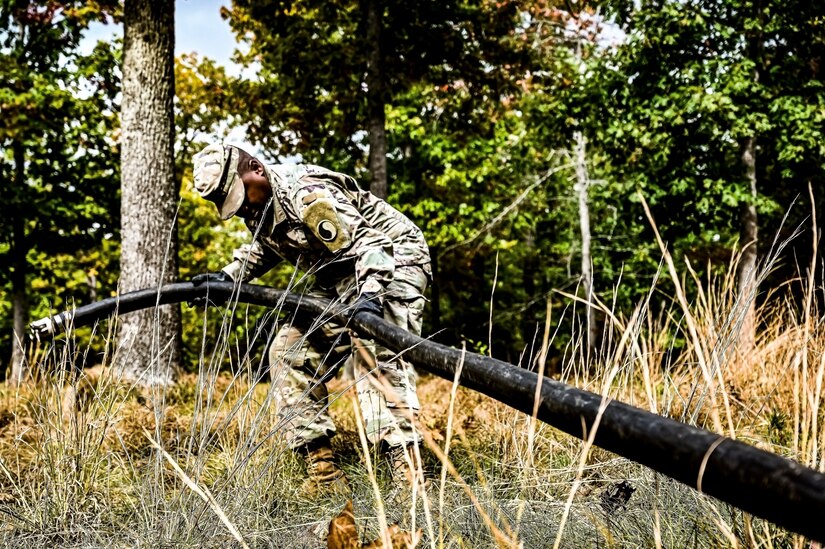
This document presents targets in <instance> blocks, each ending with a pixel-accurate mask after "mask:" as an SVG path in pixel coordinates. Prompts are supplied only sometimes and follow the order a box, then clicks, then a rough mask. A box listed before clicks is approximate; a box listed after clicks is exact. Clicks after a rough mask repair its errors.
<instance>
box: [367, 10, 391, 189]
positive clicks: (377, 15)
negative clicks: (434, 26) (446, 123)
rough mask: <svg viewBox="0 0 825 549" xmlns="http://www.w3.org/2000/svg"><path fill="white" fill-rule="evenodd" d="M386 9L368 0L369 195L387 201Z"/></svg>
mask: <svg viewBox="0 0 825 549" xmlns="http://www.w3.org/2000/svg"><path fill="white" fill-rule="evenodd" d="M383 14H384V8H383V5H382V4H381V0H367V47H368V48H369V56H368V58H367V112H368V118H369V122H368V124H369V138H370V156H369V164H370V176H371V177H370V192H371V193H372V194H374V195H375V196H377V197H379V198H387V129H386V123H387V117H386V113H385V112H384V108H385V102H386V97H385V93H384V74H383V71H384V67H383V58H382V55H383V53H382V51H381V29H382V25H383V22H382V19H383Z"/></svg>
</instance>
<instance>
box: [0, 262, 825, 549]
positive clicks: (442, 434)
mask: <svg viewBox="0 0 825 549" xmlns="http://www.w3.org/2000/svg"><path fill="white" fill-rule="evenodd" d="M671 261H672V260H671ZM668 271H669V272H670V273H671V275H670V276H674V274H675V276H676V281H675V282H676V283H677V284H678V285H680V286H681V287H682V288H684V289H685V295H694V296H696V297H695V298H694V299H693V300H692V302H690V303H688V301H687V299H686V298H685V299H677V300H674V302H673V303H672V304H670V305H669V306H666V307H663V306H661V304H655V303H654V300H653V299H652V296H653V295H654V293H655V291H656V288H655V285H656V282H655V281H654V283H653V287H652V289H651V292H650V295H651V299H650V300H647V301H643V302H642V303H640V304H639V305H638V307H637V308H636V309H635V310H634V311H631V312H630V313H629V314H626V315H623V314H621V313H620V312H618V311H615V310H612V309H611V307H610V306H609V305H605V304H602V309H603V312H604V313H605V315H606V317H607V318H608V319H609V321H610V322H609V325H608V329H607V331H606V335H605V340H604V342H603V344H602V346H601V349H600V354H599V358H598V360H597V361H595V362H594V363H590V364H586V363H585V362H584V361H583V359H582V353H581V352H580V346H578V345H576V344H575V342H576V341H579V340H580V339H579V338H578V335H579V334H578V333H574V334H573V336H574V337H573V341H574V344H571V345H570V347H569V348H568V350H567V353H566V354H565V357H564V359H563V360H562V363H561V364H562V373H561V375H560V378H561V379H562V380H563V381H566V382H568V383H572V384H575V385H577V386H579V387H583V388H587V389H589V390H593V391H595V392H599V393H603V394H607V395H610V396H611V397H612V398H617V399H620V400H623V401H625V402H629V403H631V404H633V405H635V406H638V407H641V408H644V409H648V410H651V411H655V412H656V413H660V414H664V415H668V416H671V417H676V418H680V419H683V420H685V421H689V422H692V423H696V424H699V425H703V426H705V427H707V428H710V429H713V430H717V431H719V432H722V433H725V434H731V433H732V434H733V435H734V436H736V437H738V438H740V439H743V440H745V441H747V442H749V443H752V444H755V445H758V446H760V447H763V448H765V449H768V450H771V451H773V452H776V453H779V454H782V455H786V456H789V457H792V458H794V459H797V460H799V461H801V462H803V463H805V464H807V465H810V466H812V467H815V468H819V469H823V467H825V428H823V423H824V422H823V414H822V389H823V377H825V328H823V326H822V325H821V323H819V321H818V319H819V318H820V314H819V311H818V310H817V308H816V301H817V300H816V299H813V297H814V296H813V292H814V291H815V289H814V288H813V285H812V284H810V283H809V281H808V279H807V278H806V277H807V271H806V273H805V274H804V276H801V277H800V279H801V280H802V282H801V283H800V284H802V286H803V294H804V295H805V296H807V297H806V298H804V299H803V300H802V301H801V304H798V303H797V302H794V301H792V300H790V299H789V298H782V297H781V296H774V297H773V299H772V300H770V301H769V303H770V304H769V305H767V306H765V307H763V308H762V309H760V310H758V311H757V314H758V318H759V325H760V330H759V332H758V337H757V338H756V340H755V342H754V344H753V345H752V346H751V345H749V346H748V347H747V348H744V347H743V345H742V344H741V342H740V341H739V337H738V336H739V330H741V325H742V323H741V315H742V311H743V307H744V306H745V305H748V303H749V301H748V300H747V299H743V298H742V297H741V296H739V295H738V294H737V292H736V289H735V280H734V277H733V276H732V275H727V276H719V277H715V278H714V277H711V278H709V279H705V280H700V279H699V278H698V277H696V276H694V275H693V274H692V271H691V269H690V266H689V265H685V266H684V267H683V268H681V269H679V268H677V266H676V265H673V264H672V263H671V264H670V265H669V266H668ZM728 272H729V273H733V272H735V262H734V263H732V265H731V267H730V269H728ZM568 303H569V302H568ZM574 312H575V307H567V308H565V310H564V312H563V313H562V314H563V315H565V314H574ZM688 319H689V320H688ZM688 325H690V327H688ZM229 333H230V331H229V330H226V331H225V339H223V340H219V341H217V342H215V343H214V347H213V346H212V345H211V344H210V342H206V343H205V346H204V360H203V362H202V364H201V366H200V371H199V373H198V374H197V375H187V376H183V377H182V378H181V379H180V380H179V382H178V384H177V385H175V386H174V387H171V388H169V389H166V390H162V389H158V388H155V389H150V390H147V389H139V388H136V387H133V386H129V385H128V384H124V383H122V382H121V381H120V380H118V379H117V378H116V377H115V376H114V375H113V374H112V372H111V370H110V369H109V368H108V364H109V363H110V355H111V354H112V352H113V351H115V350H113V349H109V352H108V353H107V354H106V355H105V356H103V357H101V366H99V367H96V368H94V369H91V370H87V371H86V372H84V373H83V374H82V375H81V376H80V377H75V376H72V375H69V374H68V373H67V372H70V371H71V369H70V367H69V365H70V364H72V363H73V362H74V359H73V357H72V356H69V353H68V352H67V351H65V349H66V348H71V347H66V346H62V347H61V346H58V347H54V348H49V349H41V350H40V351H39V354H38V355H36V356H34V357H33V360H34V362H33V363H34V364H35V374H36V375H34V376H33V378H32V380H31V381H30V382H29V383H27V384H25V385H23V386H21V387H19V388H12V387H8V386H1V387H0V513H2V515H3V518H4V520H3V523H2V524H3V527H2V533H0V540H2V543H3V544H4V545H6V546H14V547H19V546H24V545H31V546H47V545H53V546H62V547H102V546H106V547H171V546H174V547H233V546H237V547H242V546H249V547H323V546H324V541H323V538H324V534H325V533H326V528H327V524H328V523H329V521H330V519H332V518H333V517H334V516H336V515H337V514H338V513H339V512H340V510H341V509H342V508H343V507H344V504H345V501H346V500H345V498H343V497H329V498H325V497H313V496H310V495H308V494H306V493H303V492H302V491H301V490H302V489H301V486H302V480H303V477H304V470H303V464H302V463H301V462H300V460H298V459H296V457H295V456H294V455H293V454H292V453H291V452H289V451H287V450H286V449H285V446H284V444H283V441H282V440H281V438H280V426H279V423H278V418H277V415H276V414H275V410H274V405H273V391H272V390H273V387H272V386H271V385H270V384H269V383H264V382H262V383H257V384H251V383H250V380H251V379H252V378H253V377H254V376H253V375H252V374H251V372H253V371H257V368H256V367H255V366H256V365H255V364H253V362H254V360H253V359H250V357H242V361H241V367H240V368H239V369H238V370H236V371H234V372H229V371H227V370H226V369H225V368H223V367H222V364H223V363H224V362H225V361H226V358H225V357H226V350H227V348H231V347H232V345H233V342H232V341H230V338H231V336H230V335H229ZM546 333H549V332H546ZM94 337H97V338H100V339H102V340H103V341H104V342H105V341H108V340H111V338H110V336H109V335H108V334H105V335H101V334H98V335H95V336H94ZM545 337H546V336H545ZM540 339H541V338H540V337H539V340H540ZM677 341H683V342H686V343H685V344H684V345H681V346H680V347H677V346H676V345H675V342H677ZM547 344H552V341H547ZM107 348H108V346H107ZM536 355H537V356H536V357H534V358H530V359H529V360H528V358H529V357H526V358H525V364H534V363H535V364H538V363H543V358H541V357H540V355H541V353H540V352H537V353H536ZM38 364H42V365H45V364H48V365H49V367H48V372H45V371H39V370H38V369H37V365H38ZM55 364H58V365H62V368H61V369H60V372H61V373H55V369H54V365H55ZM44 369H45V368H44ZM349 383H350V382H348V381H344V380H337V381H336V382H335V383H334V384H333V388H334V389H335V390H336V391H338V392H340V393H341V395H342V397H341V398H338V399H336V400H334V401H333V403H332V405H331V414H332V415H333V417H334V419H335V421H336V423H337V424H338V426H339V436H338V437H336V438H335V439H334V449H335V450H336V451H337V452H338V455H339V458H340V462H341V464H342V467H343V468H344V470H345V471H346V472H347V474H348V476H349V478H350V480H351V484H352V499H353V514H354V517H355V521H356V524H357V530H358V531H360V532H362V535H363V537H364V539H369V540H372V539H375V538H376V537H378V536H379V535H380V533H381V531H382V529H383V528H384V527H385V525H387V524H392V523H399V524H400V525H401V526H402V528H405V529H407V530H410V531H417V530H419V529H420V531H421V532H422V536H423V537H422V539H421V540H420V541H419V544H418V546H419V547H434V548H441V547H456V548H459V547H471V548H476V547H502V546H505V547H549V546H552V545H553V544H554V541H555V542H556V544H557V545H558V546H560V547H717V546H739V545H741V546H747V547H801V546H803V540H801V539H800V538H798V537H797V536H794V535H792V534H789V533H788V532H786V531H784V530H782V529H780V528H777V527H775V526H773V525H770V524H767V523H765V522H764V521H760V520H757V519H752V518H750V517H747V516H745V515H744V514H743V513H742V512H740V511H738V510H736V509H733V508H731V507H729V506H727V505H724V504H721V503H719V502H717V501H715V500H713V499H711V498H708V497H705V496H702V495H699V494H697V493H696V492H695V491H693V490H692V489H690V488H687V487H685V486H683V485H680V484H678V483H675V482H673V481H671V480H669V479H667V478H665V477H662V476H660V475H658V474H656V473H654V472H652V471H650V470H648V469H646V468H644V467H642V466H640V465H637V464H634V463H632V462H629V461H627V460H625V459H622V458H620V457H617V456H615V455H612V454H609V453H607V452H604V451H602V450H600V449H598V448H590V447H589V446H588V445H586V444H584V443H582V442H581V441H577V440H573V439H571V438H570V437H567V436H566V435H562V434H559V433H558V432H556V431H555V430H553V429H552V428H551V427H549V426H547V425H544V424H541V423H536V422H535V421H532V420H531V418H530V417H529V416H526V415H524V414H521V413H517V412H514V411H512V410H511V409H509V408H507V407H506V406H504V405H502V404H499V403H496V402H493V401H491V400H489V399H487V398H486V397H483V396H480V395H478V394H476V393H473V392H471V391H469V390H465V389H463V388H456V387H455V386H454V385H453V384H452V383H450V382H449V381H446V380H441V379H437V378H433V377H430V376H426V375H424V376H422V378H421V380H420V384H419V395H420V398H421V400H422V402H423V411H422V413H421V415H420V417H419V422H420V430H421V432H422V435H423V437H422V445H421V448H420V452H421V457H422V461H423V467H424V470H425V472H426V475H427V477H428V478H429V479H430V482H429V483H428V486H427V491H426V493H425V494H419V495H423V496H426V497H425V498H417V500H416V502H415V505H409V506H405V505H398V504H395V503H393V495H394V490H395V488H394V487H393V486H392V485H391V483H390V482H389V474H388V471H387V466H386V463H384V462H383V461H382V459H381V457H380V456H379V455H378V454H377V453H376V451H375V450H374V449H372V448H370V447H369V446H364V445H362V443H361V441H360V439H359V428H358V424H357V418H356V414H355V413H354V412H353V407H352V404H351V399H350V398H349V396H348V395H349V394H350V391H351V390H350V388H349ZM367 464H369V467H367ZM368 471H372V474H368ZM622 483H626V484H622ZM622 486H624V487H627V486H630V487H631V489H632V490H633V492H632V496H631V497H630V499H629V500H628V501H627V502H626V503H625V504H623V505H622V504H621V503H619V504H615V503H614V501H615V500H613V499H611V498H610V497H609V496H610V495H611V494H613V493H615V492H616V491H617V490H620V488H621V487H622Z"/></svg>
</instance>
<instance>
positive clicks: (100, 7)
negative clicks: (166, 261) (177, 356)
mask: <svg viewBox="0 0 825 549" xmlns="http://www.w3.org/2000/svg"><path fill="white" fill-rule="evenodd" d="M115 4H116V3H115V2H98V3H95V4H94V5H88V4H87V3H86V2H81V1H63V2H59V1H20V0H4V1H2V2H0V22H2V24H0V43H2V48H1V49H0V108H2V112H3V116H2V117H0V144H1V145H2V149H3V151H4V154H2V156H0V177H2V178H3V179H4V180H5V181H8V182H9V185H7V186H6V187H4V195H5V196H4V204H3V208H2V216H0V265H2V266H3V268H2V269H0V282H2V283H3V288H2V290H3V291H5V286H6V283H8V284H9V289H8V293H9V294H10V296H11V298H10V302H11V309H12V317H13V322H12V328H13V330H12V337H11V338H10V340H11V349H12V353H11V380H12V381H13V382H19V381H20V380H21V379H22V378H23V377H24V375H25V372H24V370H23V353H22V351H23V349H22V341H23V338H24V328H25V325H26V323H27V322H28V321H29V320H30V318H29V308H30V306H31V305H33V306H34V307H35V308H36V310H37V311H38V312H41V313H47V312H48V309H47V308H44V307H43V306H42V305H41V304H40V303H39V300H34V299H32V294H31V290H30V287H29V283H30V281H31V280H32V279H33V278H34V277H39V278H40V279H41V281H43V282H45V283H44V284H43V286H44V294H46V296H47V297H48V298H49V302H51V303H52V304H55V305H56V303H55V300H56V299H57V298H58V297H59V295H58V294H59V293H61V292H59V291H58V290H57V287H56V286H58V285H56V284H54V283H53V282H55V281H57V280H60V278H61V274H60V273H57V272H55V271H53V270H49V272H46V271H47V270H48V269H44V267H43V265H42V264H40V262H35V261H33V259H32V256H34V255H37V254H50V255H54V254H58V253H69V254H72V253H77V252H78V251H80V250H85V249H88V248H90V247H92V246H94V245H96V243H99V242H100V240H101V239H102V238H103V237H104V235H106V234H107V233H109V234H111V232H113V230H114V229H113V228H112V219H113V218H114V219H116V216H113V215H112V208H113V205H114V204H115V200H116V196H115V191H116V188H115V187H114V186H112V185H111V181H112V180H113V179H116V175H117V170H116V167H113V164H114V162H113V156H114V152H115V147H114V144H113V142H112V139H111V132H112V131H113V127H114V124H115V117H114V116H113V113H112V110H113V108H114V98H115V95H116V93H117V89H118V86H117V79H116V77H115V75H114V68H115V64H116V54H115V52H114V51H113V49H112V48H109V47H108V46H106V45H100V46H99V47H97V48H95V50H94V51H93V52H92V53H91V54H89V55H88V56H83V55H81V54H80V52H79V49H78V43H79V40H80V38H81V36H82V33H83V31H84V30H85V29H86V28H87V27H88V25H89V22H90V21H92V20H96V19H98V20H106V19H107V18H108V16H109V15H110V14H112V13H113V12H114V9H115ZM64 272H65V271H64ZM6 274H7V277H6ZM4 339H5V338H4Z"/></svg>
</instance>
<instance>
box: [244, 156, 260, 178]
mask: <svg viewBox="0 0 825 549" xmlns="http://www.w3.org/2000/svg"><path fill="white" fill-rule="evenodd" d="M247 169H248V171H250V172H253V173H256V174H258V175H263V173H264V165H263V164H262V163H261V162H260V161H259V160H258V159H257V158H250V159H249V162H248V163H247Z"/></svg>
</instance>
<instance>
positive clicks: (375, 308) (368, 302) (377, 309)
mask: <svg viewBox="0 0 825 549" xmlns="http://www.w3.org/2000/svg"><path fill="white" fill-rule="evenodd" d="M358 313H369V314H371V315H375V316H377V317H378V318H384V307H383V306H382V305H381V300H379V299H378V294H377V293H375V292H364V293H363V294H361V295H359V296H358V299H356V300H355V303H353V305H352V308H351V309H350V311H349V318H354V317H355V315H357V314H358Z"/></svg>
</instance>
